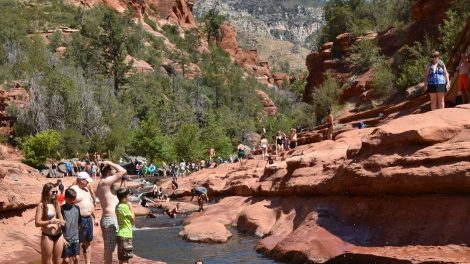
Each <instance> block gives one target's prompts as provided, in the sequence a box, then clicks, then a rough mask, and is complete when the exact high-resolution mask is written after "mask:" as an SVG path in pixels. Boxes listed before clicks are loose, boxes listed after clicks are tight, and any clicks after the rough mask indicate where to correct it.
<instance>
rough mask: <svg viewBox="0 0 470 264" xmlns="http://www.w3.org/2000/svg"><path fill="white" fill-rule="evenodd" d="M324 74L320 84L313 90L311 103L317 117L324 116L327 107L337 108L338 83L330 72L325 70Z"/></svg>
mask: <svg viewBox="0 0 470 264" xmlns="http://www.w3.org/2000/svg"><path fill="white" fill-rule="evenodd" d="M325 76H326V78H325V81H324V82H323V84H322V86H321V87H319V88H317V89H315V91H314V92H313V105H314V106H315V114H316V116H317V119H318V118H319V117H322V116H325V115H326V114H327V112H328V110H329V109H335V108H338V97H339V91H340V85H339V83H338V81H337V80H336V79H335V78H334V76H333V75H332V74H331V72H327V73H326V75H325ZM318 121H319V120H317V122H318Z"/></svg>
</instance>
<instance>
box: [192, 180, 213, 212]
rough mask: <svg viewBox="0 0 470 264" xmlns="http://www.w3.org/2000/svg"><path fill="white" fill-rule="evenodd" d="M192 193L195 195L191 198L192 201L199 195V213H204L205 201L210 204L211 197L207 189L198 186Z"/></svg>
mask: <svg viewBox="0 0 470 264" xmlns="http://www.w3.org/2000/svg"><path fill="white" fill-rule="evenodd" d="M191 192H192V193H193V196H192V197H191V201H192V200H193V198H194V195H197V203H198V205H199V210H198V211H199V212H202V211H204V201H206V202H208V201H209V196H208V195H207V189H206V187H202V186H197V187H194V188H193V189H192V190H191Z"/></svg>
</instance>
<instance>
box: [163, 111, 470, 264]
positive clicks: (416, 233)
mask: <svg viewBox="0 0 470 264" xmlns="http://www.w3.org/2000/svg"><path fill="white" fill-rule="evenodd" d="M469 127H470V105H465V106H461V107H458V108H455V109H443V110H439V111H433V112H427V113H424V114H417V115H409V116H405V117H401V118H398V119H396V120H393V121H391V122H389V123H387V124H384V125H382V126H379V127H377V128H370V129H357V130H351V131H348V132H345V133H343V134H340V135H339V136H338V137H337V140H336V141H323V142H320V143H313V144H308V145H302V146H299V147H297V148H296V149H294V150H293V151H291V152H289V153H288V157H287V158H286V160H285V161H276V162H275V163H274V164H273V165H268V166H266V167H264V166H265V165H264V164H265V162H264V161H262V160H248V161H247V163H246V165H245V167H246V168H245V169H240V168H239V166H238V164H226V165H221V166H219V167H218V168H216V169H208V170H203V171H201V172H198V173H195V174H193V175H191V176H189V177H186V178H182V179H181V182H179V183H180V186H192V185H193V184H194V183H195V182H198V183H199V184H203V185H204V186H206V187H207V188H208V190H209V194H210V195H211V196H212V195H223V196H231V195H238V196H231V197H227V198H224V199H222V200H221V201H220V202H219V203H217V204H215V205H210V206H208V207H207V209H206V211H205V212H204V213H196V214H193V215H191V216H190V217H189V218H188V219H187V220H186V223H190V224H195V223H204V222H206V221H215V222H217V223H220V224H223V225H235V224H236V225H237V226H238V227H239V228H240V229H241V230H244V231H245V232H247V233H249V234H253V235H257V236H259V237H264V238H263V239H262V240H260V241H259V243H258V245H257V249H258V250H259V251H261V252H264V253H266V254H267V255H268V256H270V257H272V258H276V259H280V260H283V261H287V262H289V263H326V262H328V263H329V262H331V263H429V262H439V263H469V262H470V254H469V253H470V247H469V246H468V245H467V243H466V242H465V241H466V240H467V238H468V236H469V235H470V228H468V226H467V222H468V219H469V218H470V214H469V213H468V210H467V207H468V206H467V205H466V203H465V201H466V199H467V195H466V194H468V193H469V192H470V174H469V172H468V168H469V167H470V159H469V157H470V144H469V143H470V130H469ZM263 167H264V168H263ZM164 186H165V185H164ZM241 196H243V197H241ZM455 212H458V213H455ZM449 215H452V217H451V219H452V221H450V220H449V219H450V218H449Z"/></svg>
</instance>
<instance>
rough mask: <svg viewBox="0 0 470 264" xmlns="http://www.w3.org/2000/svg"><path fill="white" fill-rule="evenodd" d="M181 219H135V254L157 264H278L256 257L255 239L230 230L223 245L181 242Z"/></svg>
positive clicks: (179, 216)
mask: <svg viewBox="0 0 470 264" xmlns="http://www.w3.org/2000/svg"><path fill="white" fill-rule="evenodd" d="M183 219H184V216H183V215H178V216H177V217H176V218H175V219H172V218H169V217H168V216H164V215H158V216H157V218H151V219H143V218H141V219H137V221H136V227H137V228H136V229H135V230H134V239H133V243H134V253H135V254H136V255H138V256H140V257H142V258H146V259H151V260H160V261H164V262H167V263H168V264H192V263H194V261H195V260H197V259H201V260H203V261H204V263H205V264H232V263H237V264H238V263H240V264H241V263H243V264H274V263H279V262H276V261H274V260H271V259H268V258H265V257H263V255H261V254H258V253H256V251H255V249H254V247H255V245H256V241H257V239H256V238H255V237H252V236H248V235H244V234H241V233H239V232H238V231H237V230H236V229H235V228H230V232H232V234H233V236H232V238H231V239H230V240H229V242H228V243H226V244H201V243H190V242H187V241H184V240H183V239H182V238H181V237H180V236H178V233H179V232H180V231H181V229H182V220H183Z"/></svg>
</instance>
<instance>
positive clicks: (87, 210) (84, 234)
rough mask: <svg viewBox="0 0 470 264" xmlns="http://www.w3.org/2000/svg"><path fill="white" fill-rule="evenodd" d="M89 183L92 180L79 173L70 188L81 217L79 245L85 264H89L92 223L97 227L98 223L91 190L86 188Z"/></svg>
mask: <svg viewBox="0 0 470 264" xmlns="http://www.w3.org/2000/svg"><path fill="white" fill-rule="evenodd" d="M91 182H93V179H92V178H91V177H90V175H89V174H88V173H87V172H85V171H81V172H79V173H78V175H77V183H76V184H75V185H73V186H72V187H70V188H72V189H74V190H75V191H76V192H77V198H76V199H75V204H76V205H77V206H78V207H79V208H80V215H81V217H82V227H81V229H80V244H81V245H82V249H83V255H84V256H85V263H86V264H90V261H91V248H90V243H91V241H93V223H95V224H96V225H98V221H97V220H96V217H95V203H94V199H93V196H92V192H91V189H90V187H89V186H88V184H89V183H91Z"/></svg>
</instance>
